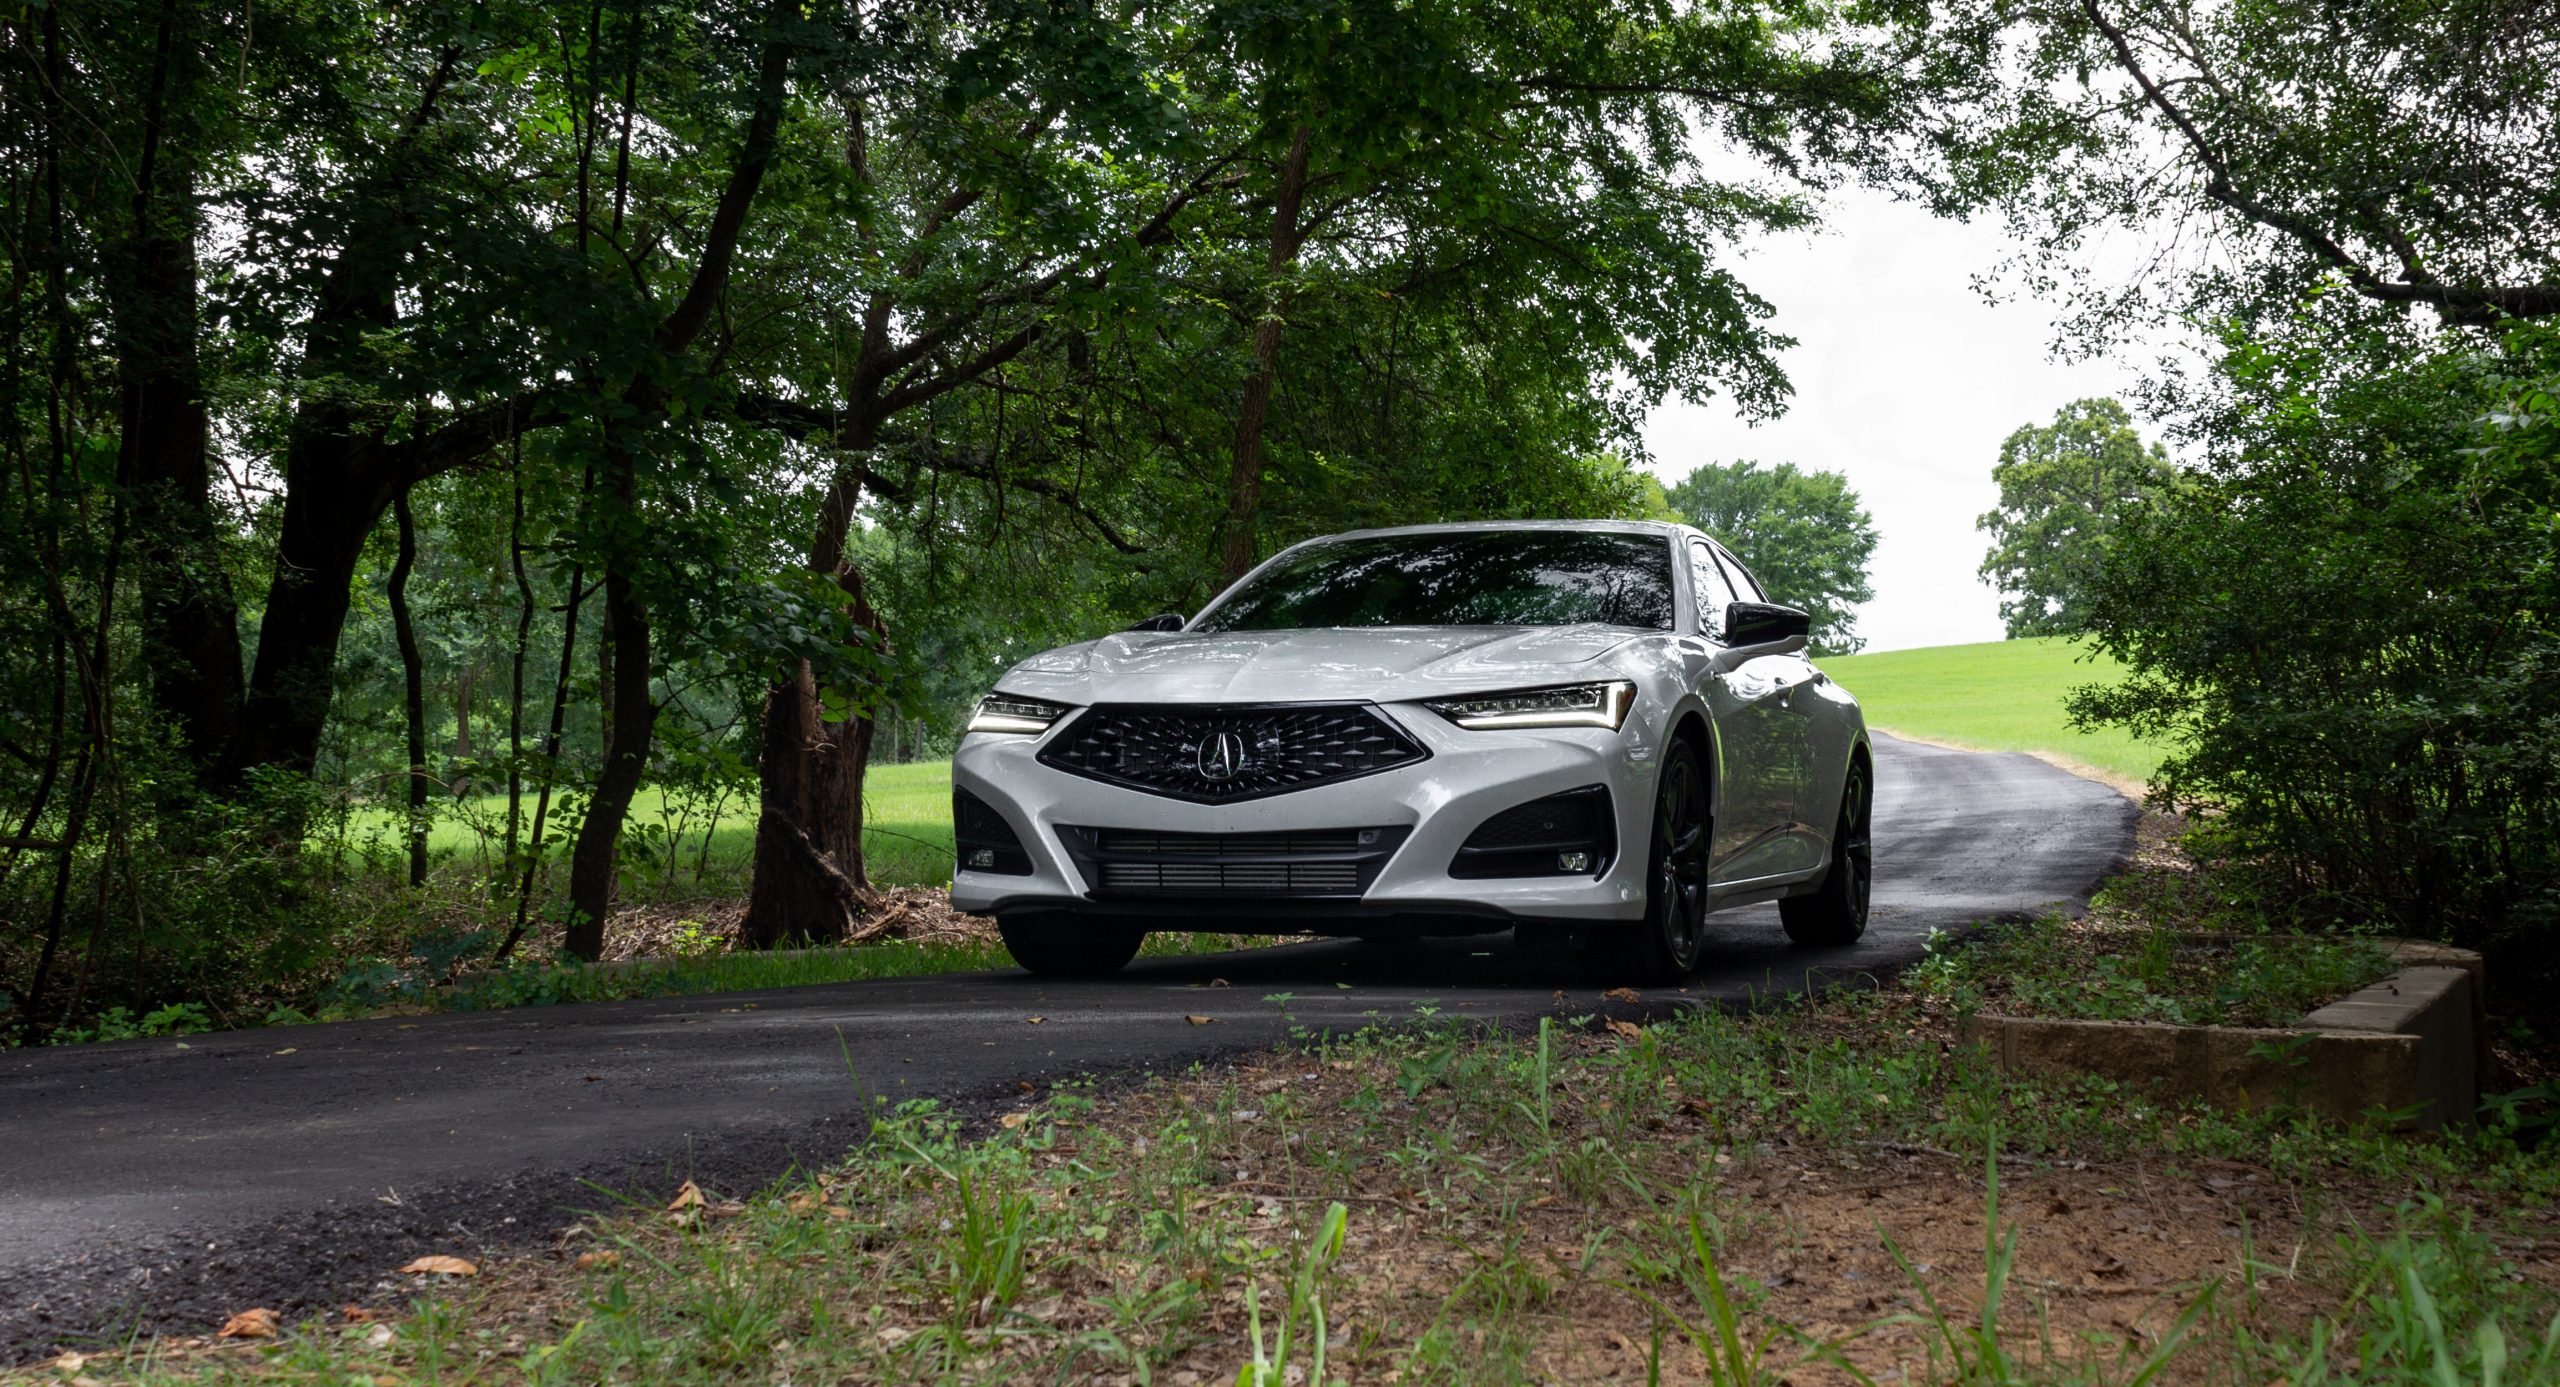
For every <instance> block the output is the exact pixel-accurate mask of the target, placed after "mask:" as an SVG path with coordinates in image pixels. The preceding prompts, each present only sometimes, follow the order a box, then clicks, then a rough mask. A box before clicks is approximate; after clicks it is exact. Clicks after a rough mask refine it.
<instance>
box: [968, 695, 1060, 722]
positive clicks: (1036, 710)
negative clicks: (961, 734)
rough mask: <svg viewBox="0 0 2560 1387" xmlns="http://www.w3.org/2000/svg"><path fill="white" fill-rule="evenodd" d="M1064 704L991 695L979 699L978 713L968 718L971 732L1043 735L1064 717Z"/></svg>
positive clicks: (1013, 696) (1017, 696)
mask: <svg viewBox="0 0 2560 1387" xmlns="http://www.w3.org/2000/svg"><path fill="white" fill-rule="evenodd" d="M1066 712H1067V708H1066V705H1065V704H1063V703H1045V702H1042V701H1041V700H1039V699H1036V698H1024V697H1021V696H1020V695H1018V694H1009V693H991V694H989V695H987V696H986V697H984V698H982V699H979V700H978V711H976V712H974V713H971V714H970V715H969V727H968V730H969V731H971V732H1046V731H1048V730H1049V724H1051V723H1053V722H1056V721H1057V720H1058V719H1059V718H1062V717H1064V716H1066Z"/></svg>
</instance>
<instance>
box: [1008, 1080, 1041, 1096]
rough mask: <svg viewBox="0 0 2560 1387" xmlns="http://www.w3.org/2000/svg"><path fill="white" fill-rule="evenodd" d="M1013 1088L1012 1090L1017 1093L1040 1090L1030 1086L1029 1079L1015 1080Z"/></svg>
mask: <svg viewBox="0 0 2560 1387" xmlns="http://www.w3.org/2000/svg"><path fill="white" fill-rule="evenodd" d="M1013 1088H1014V1091H1015V1092H1017V1093H1037V1092H1039V1091H1040V1090H1038V1089H1037V1088H1034V1087H1032V1084H1031V1081H1030V1080H1029V1079H1022V1080H1019V1081H1017V1082H1016V1083H1015V1084H1014V1086H1013Z"/></svg>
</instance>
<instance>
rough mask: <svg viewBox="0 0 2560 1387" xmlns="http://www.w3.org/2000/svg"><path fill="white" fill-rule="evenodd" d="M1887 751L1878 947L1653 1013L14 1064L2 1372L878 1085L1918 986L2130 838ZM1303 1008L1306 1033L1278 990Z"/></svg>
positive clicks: (877, 1019)
mask: <svg viewBox="0 0 2560 1387" xmlns="http://www.w3.org/2000/svg"><path fill="white" fill-rule="evenodd" d="M1876 751H1877V758H1876V776H1877V786H1876V827H1875V850H1876V907H1875V914H1874V919H1873V923H1872V925H1871V927H1870V929H1869V932H1868V935H1867V938H1866V939H1865V940H1864V941H1863V942H1861V943H1860V944H1859V945H1858V946H1856V947H1855V948H1848V949H1833V950H1796V949H1790V948H1788V947H1786V944H1785V938H1784V936H1783V935H1782V934H1781V933H1780V931H1779V928H1778V923H1777V915H1776V911H1775V908H1774V907H1769V906H1760V907H1754V908H1751V909H1747V910H1740V911H1734V912H1731V913H1728V914H1723V915H1719V916H1716V917H1714V919H1713V921H1712V922H1711V924H1712V927H1713V930H1714V936H1713V939H1712V941H1711V943H1710V944H1709V946H1708V959H1709V962H1708V964H1707V966H1706V967H1705V968H1704V969H1703V970H1702V971H1701V972H1700V973H1699V974H1698V976H1697V977H1695V978H1694V979H1692V981H1691V983H1690V985H1689V986H1688V987H1687V988H1686V989H1684V990H1681V991H1677V992H1669V991H1666V992H1659V993H1656V994H1652V995H1649V996H1648V997H1647V998H1646V999H1645V1000H1644V1001H1643V1002H1642V1003H1640V1004H1638V1005H1636V1006H1633V1007H1630V1006H1627V1005H1625V1004H1620V1003H1606V1002H1604V1001H1603V1000H1602V999H1601V998H1600V997H1599V996H1598V993H1597V990H1596V988H1595V987H1593V986H1590V985H1587V984H1576V983H1574V982H1572V981H1571V980H1566V987H1565V990H1564V992H1563V993H1562V994H1559V993H1558V992H1557V990H1556V987H1557V983H1558V981H1559V971H1558V969H1557V967H1556V964H1555V961H1554V960H1553V959H1551V958H1547V959H1541V958H1537V957H1534V956H1525V955H1521V954H1518V953H1515V952H1514V951H1513V950H1512V949H1511V948H1510V946H1509V943H1508V941H1507V939H1505V938H1504V937H1502V936H1492V937H1490V938H1487V939H1464V940H1449V941H1435V942H1433V943H1431V944H1428V945H1425V946H1423V947H1422V948H1420V949H1418V950H1416V951H1413V952H1410V953H1393V954H1386V955H1382V954H1381V953H1380V952H1379V951H1377V950H1373V949H1369V948H1366V947H1364V946H1362V945H1359V944H1356V943H1350V942H1327V943H1318V944H1303V945H1293V946H1289V947H1284V948H1275V949H1263V950H1255V951H1250V952H1244V953H1232V954H1219V955H1212V956H1201V957H1189V958H1180V959H1156V960H1143V961H1141V962H1139V963H1138V964H1136V965H1133V966H1132V967H1131V968H1130V969H1129V971H1128V972H1127V973H1125V974H1124V975H1122V976H1121V977H1119V978H1116V979H1112V980H1110V981H1105V982H1076V983H1058V982H1044V981H1038V980H1034V979H1032V978H1031V977H1029V976H1027V975H1025V974H1021V973H1018V972H1012V971H1006V972H997V973H971V974H961V975H952V976H945V977H934V978H913V979H902V980H895V981H885V982H870V983H846V984H840V985H835V986H827V987H808V988H792V989H781V990H775V991H769V992H755V993H733V994H727V995H722V996H715V997H693V998H685V999H680V1000H670V1001H639V1002H616V1003H602V1004H594V1005H582V1006H555V1007H537V1008H528V1009H524V1010H520V1011H509V1012H495V1013H478V1014H451V1015H440V1016H431V1017H421V1018H415V1019H411V1020H393V1019H385V1020H375V1021H355V1022H346V1023H342V1024H337V1025H329V1026H310V1027H296V1028H292V1029H283V1030H266V1031H246V1032H234V1033H229V1034H223V1035H213V1036H198V1037H193V1038H191V1039H189V1040H188V1041H187V1042H186V1043H185V1044H183V1045H181V1044H177V1043H174V1042H172V1041H168V1040H150V1041H126V1042H121V1043H117V1044H111V1045H86V1046H77V1047H67V1048H64V1049H59V1050H37V1051H17V1052H12V1053H9V1054H6V1055H0V1366H5V1365H7V1364H9V1363H13V1362H25V1361H28V1360H30V1359H32V1358H34V1357H37V1356H40V1355H42V1354H43V1353H46V1352H48V1351H50V1350H52V1349H54V1348H57V1347H63V1346H76V1345H83V1344H90V1343H95V1342H98V1341H99V1340H101V1339H102V1338H103V1339H113V1338H120V1337H122V1335H124V1334H126V1333H129V1332H132V1331H133V1330H136V1329H142V1330H148V1331H153V1332H162V1333H181V1334H188V1333H195V1334H200V1333H206V1332H209V1331H210V1330H211V1329H212V1328H213V1327H215V1326H216V1325H218V1324H220V1323H221V1321H222V1319H223V1318H224V1316H225V1315H227V1314H229V1313H230V1312H232V1311H235V1310H239V1309H242V1308H246V1307H248V1306H252V1305H262V1306H267V1307H269V1308H272V1309H276V1310H279V1311H283V1312H286V1313H287V1315H288V1317H290V1316H291V1315H293V1314H294V1313H295V1312H298V1311H303V1310H308V1309H312V1308H318V1309H323V1310H330V1309H334V1308H335V1307H336V1306H338V1305H340V1304H342V1303H346V1302H349V1301H363V1302H366V1303H369V1304H384V1303H394V1302H396V1301H397V1299H398V1298H399V1296H400V1294H401V1292H400V1290H399V1288H397V1287H394V1286H391V1285H389V1284H387V1283H388V1282H390V1281H391V1280H392V1279H393V1278H391V1277H390V1276H389V1275H388V1273H389V1272H390V1270H391V1269H392V1268H394V1267H397V1266H399V1265H401V1264H402V1263H403V1262H405V1261H407V1260H408V1259H409V1258H410V1257H412V1256H414V1255H417V1254H419V1253H422V1252H461V1253H466V1254H468V1253H471V1252H475V1251H498V1250H505V1249H509V1248H519V1247H524V1246H529V1245H533V1244H536V1243H540V1242H545V1241H547V1240H549V1239H550V1238H551V1237H553V1236H554V1235H555V1234H556V1232H557V1231H558V1230H559V1229H560V1228H561V1227H562V1226H563V1225H564V1224H566V1223H568V1222H570V1221H571V1220H572V1219H573V1218H574V1213H573V1211H575V1210H579V1209H591V1208H598V1207H603V1206H604V1205H605V1204H607V1203H608V1200H607V1199H606V1197H605V1195H604V1194H603V1193H601V1192H600V1191H599V1190H598V1188H597V1186H599V1185H600V1186H604V1187H606V1188H609V1189H615V1190H633V1191H637V1192H640V1193H643V1194H650V1195H655V1196H657V1197H663V1196H664V1194H665V1193H666V1192H667V1191H669V1190H671V1189H672V1188H673V1187H674V1186H675V1185H676V1184H678V1183H680V1182H681V1181H682V1180H684V1179H686V1178H688V1177H691V1178H695V1179H698V1180H700V1181H701V1182H702V1183H703V1184H704V1185H705V1186H706V1187H708V1188H714V1189H730V1190H743V1189H747V1188H752V1187H753V1186H755V1185H758V1184H760V1183H762V1182H764V1181H766V1180H769V1179H771V1178H772V1177H774V1176H776V1175H779V1174H781V1173H782V1172H783V1171H785V1170H786V1169H787V1168H788V1167H789V1166H790V1165H791V1164H793V1163H794V1162H795V1161H799V1162H824V1161H827V1160H829V1159H831V1158H832V1157H833V1156H835V1155H836V1154H837V1153H840V1152H841V1151H842V1150H843V1149H844V1148H845V1147H846V1145H847V1144H848V1143H849V1142H850V1141H851V1140H852V1139H853V1137H854V1135H855V1134H856V1131H857V1122H858V1118H859V1115H860V1114H861V1112H862V1111H863V1109H864V1106H865V1103H864V1099H865V1095H877V1096H880V1097H885V1098H888V1099H891V1100H896V1099H904V1098H910V1097H932V1098H936V1099H939V1100H942V1101H943V1102H945V1103H946V1104H951V1105H955V1106H958V1107H960V1108H963V1109H981V1110H983V1109H987V1108H992V1107H994V1106H996V1105H998V1104H1001V1103H1005V1102H1009V1101H1011V1100H1013V1099H1014V1097H1015V1096H1016V1094H1017V1093H1018V1091H1019V1090H1018V1085H1019V1084H1021V1083H1022V1082H1024V1081H1030V1082H1033V1083H1040V1082H1043V1081H1046V1080H1052V1079H1059V1078H1068V1077H1074V1076H1077V1075H1097V1076H1101V1075H1117V1074H1127V1073H1131V1072H1135V1071H1142V1070H1147V1069H1167V1068H1178V1067H1181V1066H1184V1065H1188V1064H1190V1063H1192V1062H1193V1061H1197V1060H1204V1059H1214V1058H1216V1057H1217V1056H1219V1055H1222V1054H1232V1053H1234V1052H1237V1051H1241V1050H1247V1049H1252V1048H1256V1047H1260V1046H1264V1045H1268V1044H1270V1043H1272V1042H1274V1041H1277V1040H1280V1039H1282V1038H1283V1037H1284V1036H1285V1035H1286V1033H1287V1031H1288V1029H1289V1027H1290V1026H1291V1025H1292V1024H1296V1025H1305V1026H1343V1027H1358V1026H1361V1025H1365V1024H1369V1023H1370V1022H1371V1021H1373V1020H1379V1019H1384V1020H1389V1021H1393V1020H1399V1019H1405V1018H1410V1017H1412V1016H1413V1015H1414V1014H1415V1008H1416V1006H1417V1004H1421V1003H1426V1002H1428V1003H1432V1004H1435V1005H1436V1006H1438V1008H1439V1009H1440V1014H1442V1015H1444V1016H1448V1015H1456V1016H1469V1017H1482V1018H1485V1019H1488V1020H1493V1021H1499V1022H1503V1023H1510V1024H1521V1023H1526V1022H1530V1021H1533V1020H1534V1018H1536V1017H1538V1016H1541V1015H1551V1014H1552V1015H1580V1014H1590V1013H1594V1012H1600V1011H1604V1010H1605V1011H1609V1012H1611V1013H1613V1014H1617V1015H1632V1014H1635V1013H1639V1012H1644V1011H1648V1010H1656V1009H1660V1008H1666V1007H1674V1006H1681V1005H1694V1004H1698V1003H1702V1002H1719V1003H1739V1002H1744V1001H1747V1000H1749V999H1750V998H1752V997H1755V996H1765V995H1769V994H1771V993H1784V992H1791V991H1794V990H1796V989H1799V988H1801V987H1803V986H1804V985H1805V983H1806V980H1807V977H1808V975H1809V974H1822V975H1827V976H1830V977H1834V978H1842V977H1854V976H1856V975H1858V974H1861V973H1866V972H1874V971H1884V970H1890V969H1893V968H1896V967H1898V966H1900V965H1902V964H1905V963H1908V962H1909V961H1911V960H1912V959H1913V958H1915V957H1917V956H1918V954H1919V952H1920V949H1921V944H1922V941H1923V940H1924V939H1925V938H1926V936H1927V934H1928V932H1929V930H1930V929H1932V928H1933V927H1936V928H1956V927H1961V926H1963V925H1966V924H1969V923H1972V922H1975V921H1979V920H1983V919H1986V918H1995V917H2001V916H2012V915H2016V914H2019V913H2022V912H2029V911H2034V910H2038V909H2041V908H2044V907H2046V906H2049V905H2053V904H2055V903H2075V904H2076V903H2077V902H2079V901H2080V900H2081V899H2082V898H2084V897H2085V895H2086V893H2087V891H2088V890H2089V889H2090V887H2092V886H2093V885H2095V884H2096V883H2097V881H2098V880H2099V878H2100V877H2101V876H2103V875H2104V874H2105V873H2106V872H2107V870H2108V869H2109V868H2110V867H2111V865H2113V864H2114V863H2115V862H2117V861H2118V860H2119V859H2120V858H2121V857H2122V856H2123V855H2124V854H2125V853H2126V852H2127V851H2128V850H2129V849H2130V847H2131V845H2132V828H2133V819H2134V809H2133V806H2132V805H2131V804H2130V803H2128V802H2127V801H2126V800H2125V799H2123V798H2122V797H2121V796H2119V795H2117V794H2116V793H2115V792H2113V791H2111V790H2109V789H2107V788H2105V787H2103V786H2100V785H2097V784H2094V783H2091V782H2089V781H2085V780H2080V779H2077V778H2075V777H2072V776H2069V775H2066V774H2064V773H2062V772H2061V771H2058V770H2055V769H2053V768H2052V767H2050V766H2047V765H2045V764H2044V763H2042V762H2040V761H2037V760H2034V759H2032V758H2030V757H2026V756H2015V755H1985V754H1972V753H1964V752H1954V751H1946V750H1941V749H1939V748H1936V747H1929V746H1922V745H1917V744H1914V743H1910V742H1903V741H1897V740H1894V739H1891V738H1883V737H1879V738H1878V739H1877V747H1876ZM1217 980H1223V982H1224V985H1219V983H1218V981H1217ZM1280 992H1287V993H1291V994H1294V995H1293V1000H1291V1001H1290V1002H1288V1003H1287V1004H1286V1008H1285V1009H1286V1012H1287V1015H1286V1016H1284V1015H1283V1007H1282V1006H1281V1005H1278V1004H1275V1003H1272V1002H1270V1001H1267V1000H1265V998H1266V997H1268V996H1269V995H1270V994H1273V993H1280ZM1202 1015H1205V1016H1209V1017H1211V1018H1213V1020H1212V1021H1211V1022H1210V1023H1209V1024H1207V1025H1198V1024H1194V1023H1192V1022H1191V1021H1189V1020H1188V1019H1187V1018H1188V1017H1191V1016H1202ZM1035 1017H1037V1018H1041V1020H1040V1021H1039V1022H1038V1023H1037V1024H1034V1023H1033V1021H1032V1018H1035Z"/></svg>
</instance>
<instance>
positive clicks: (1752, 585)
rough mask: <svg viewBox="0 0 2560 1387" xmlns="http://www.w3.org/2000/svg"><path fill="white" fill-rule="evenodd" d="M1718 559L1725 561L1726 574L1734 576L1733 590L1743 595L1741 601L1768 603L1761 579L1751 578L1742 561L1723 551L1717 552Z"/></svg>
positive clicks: (1749, 571) (1767, 596) (1767, 595)
mask: <svg viewBox="0 0 2560 1387" xmlns="http://www.w3.org/2000/svg"><path fill="white" fill-rule="evenodd" d="M1716 557H1717V558H1718V559H1719V560H1721V561H1723V563H1724V569H1725V572H1727V573H1729V574H1731V575H1732V577H1733V590H1734V591H1735V592H1738V593H1740V594H1742V596H1741V598H1740V600H1741V601H1744V602H1766V601H1768V600H1769V594H1768V592H1767V590H1765V589H1763V588H1762V587H1761V586H1760V580H1759V579H1757V578H1754V577H1752V576H1751V570H1750V569H1747V568H1744V567H1743V566H1742V560H1740V559H1737V558H1735V557H1734V556H1733V555H1732V554H1730V553H1728V552H1726V551H1725V550H1723V549H1718V550H1716Z"/></svg>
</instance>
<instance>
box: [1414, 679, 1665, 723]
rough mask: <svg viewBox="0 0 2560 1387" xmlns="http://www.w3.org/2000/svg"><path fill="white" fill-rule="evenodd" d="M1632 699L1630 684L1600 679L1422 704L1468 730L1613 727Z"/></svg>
mask: <svg viewBox="0 0 2560 1387" xmlns="http://www.w3.org/2000/svg"><path fill="white" fill-rule="evenodd" d="M1635 702H1636V686H1635V685H1634V684H1632V683H1629V682H1628V681H1626V680H1624V679H1612V680H1610V681H1609V682H1608V683H1605V684H1569V685H1566V686H1565V687H1563V688H1559V689H1522V690H1520V691H1518V692H1517V693H1498V694H1485V695H1482V696H1480V697H1477V698H1442V699H1434V700H1432V701H1430V702H1427V703H1425V704H1423V705H1422V706H1423V707H1425V708H1428V709H1430V710H1431V711H1432V712H1435V713H1438V714H1439V715H1440V716H1442V717H1444V718H1447V719H1448V720H1449V721H1451V722H1454V723H1456V724H1457V725H1459V726H1460V727H1463V728H1466V729H1467V730H1468V731H1470V732H1490V731H1494V730H1497V729H1500V728H1506V727H1605V728H1607V729H1609V730H1610V731H1612V732H1615V731H1617V730H1618V728H1619V727H1620V726H1622V725H1623V724H1624V723H1625V722H1626V720H1627V710H1628V709H1629V708H1632V707H1634V706H1635Z"/></svg>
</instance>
